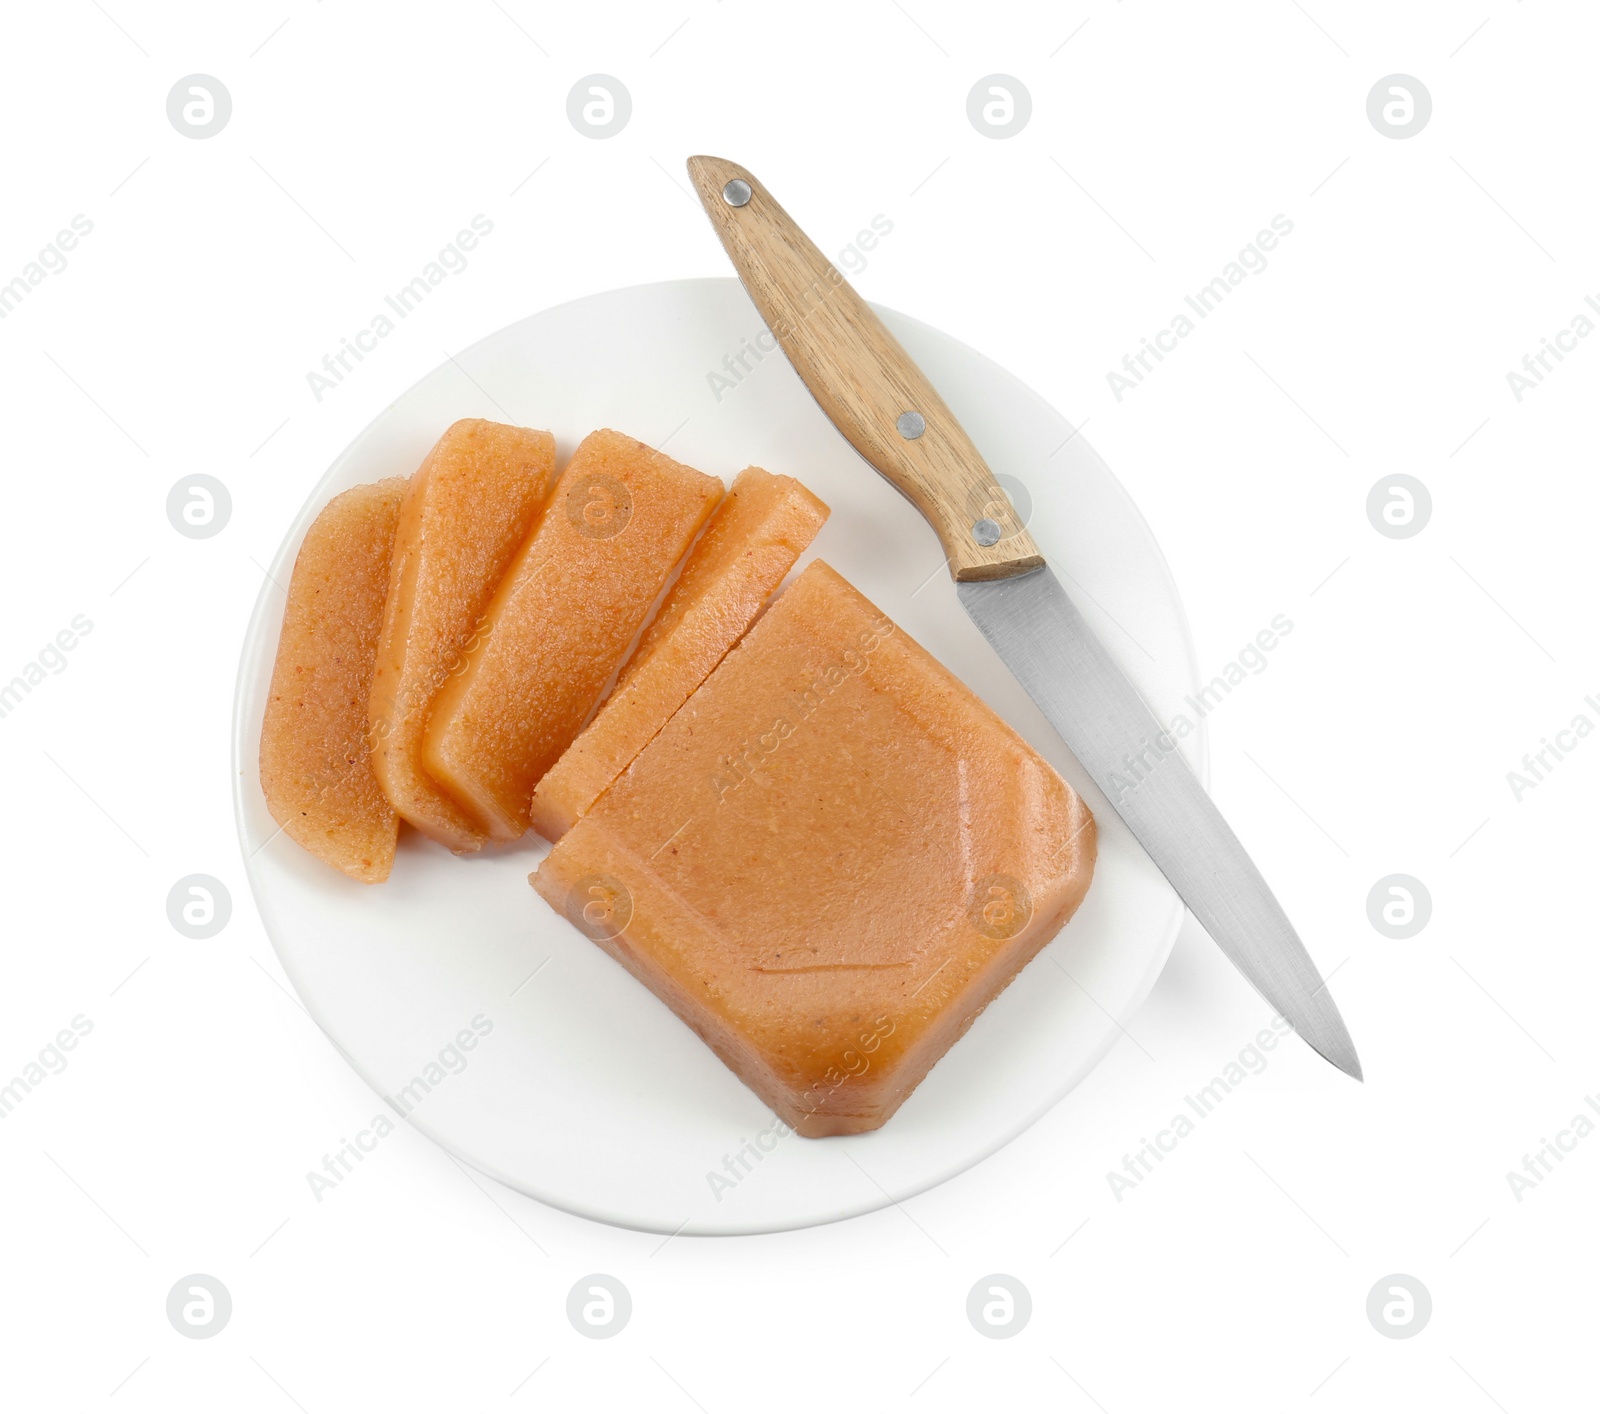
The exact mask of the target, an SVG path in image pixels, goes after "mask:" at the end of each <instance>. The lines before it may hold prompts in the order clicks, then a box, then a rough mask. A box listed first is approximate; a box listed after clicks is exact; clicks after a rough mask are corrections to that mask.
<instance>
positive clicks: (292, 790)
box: [261, 476, 406, 884]
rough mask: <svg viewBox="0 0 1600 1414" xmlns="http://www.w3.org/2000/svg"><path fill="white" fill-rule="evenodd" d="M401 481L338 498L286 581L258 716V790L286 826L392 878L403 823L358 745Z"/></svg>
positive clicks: (353, 868)
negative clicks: (280, 620)
mask: <svg viewBox="0 0 1600 1414" xmlns="http://www.w3.org/2000/svg"><path fill="white" fill-rule="evenodd" d="M405 492H406V481H405V478H404V477H403V476H397V477H395V478H393V479H392V480H389V481H380V482H378V483H377V484H376V485H374V486H357V487H355V488H354V489H352V490H349V491H346V492H344V493H343V494H342V495H339V496H335V497H334V498H333V500H331V501H329V502H328V504H327V505H326V506H324V507H323V508H322V512H321V514H319V515H318V516H317V518H316V520H314V521H313V522H312V523H311V529H310V530H308V531H307V532H306V538H305V540H304V541H303V542H302V543H301V545H300V553H299V554H298V555H297V556H296V557H295V562H294V572H293V574H292V575H291V576H290V579H289V599H288V603H287V605H285V607H284V611H283V631H282V633H281V634H280V635H279V637H278V657H277V661H276V662H275V663H274V664H273V668H272V686H271V687H270V689H269V690H268V694H267V710H266V715H265V717H264V718H263V720H262V723H261V789H262V792H263V793H264V794H265V796H266V798H267V809H268V810H269V811H271V812H272V818H273V819H274V820H276V821H277V822H278V823H279V824H280V825H281V826H283V832H284V833H285V834H286V835H288V836H289V838H290V839H292V840H294V841H295V842H296V843H297V844H300V845H302V846H303V847H304V848H306V849H308V850H310V851H311V853H312V854H314V855H316V856H317V858H318V859H321V860H323V861H325V862H326V863H328V864H331V865H333V867H334V868H335V869H340V870H343V871H344V872H345V873H346V874H348V875H349V876H350V877H351V878H352V879H359V880H361V881H362V882H363V883H366V884H378V883H382V882H383V880H385V879H387V878H388V877H389V869H390V866H391V865H392V864H393V863H394V846H395V837H396V835H397V834H398V833H399V829H400V825H399V820H398V819H397V817H396V815H395V812H394V807H393V806H391V805H390V804H389V801H388V798H387V797H386V796H385V795H384V793H383V789H382V787H381V786H379V784H378V778H377V777H376V776H375V775H373V773H372V760H371V753H370V752H369V750H368V746H367V697H368V694H369V693H370V691H371V689H372V670H373V664H374V661H375V660H376V657H377V651H378V632H379V629H380V627H381V626H382V623H383V601H384V596H385V594H386V593H387V592H388V588H389V555H390V551H391V550H392V548H393V546H394V534H395V525H396V524H397V522H398V521H399V518H400V502H401V499H402V498H403V497H404V496H405Z"/></svg>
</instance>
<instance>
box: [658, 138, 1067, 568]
mask: <svg viewBox="0 0 1600 1414" xmlns="http://www.w3.org/2000/svg"><path fill="white" fill-rule="evenodd" d="M689 176H690V178H691V179H692V180H693V182H694V184H695V189H696V191H698V192H699V194H700V200H701V203H702V204H703V205H704V206H705V209H706V213H707V215H709V216H710V217H711V224H712V226H713V227H714V228H715V229H716V232H717V235H718V236H719V237H720V238H721V240H722V244H723V246H724V248H725V249H726V250H727V252H728V256H729V258H730V259H731V260H732V261H733V265H734V269H736V270H737V271H738V272H739V278H740V280H742V281H743V282H744V287H745V289H746V290H747V291H748V292H749V295H750V298H751V299H752V300H753V301H754V302H755V306H756V308H757V309H758V310H760V311H761V317H762V318H763V319H765V320H766V322H767V327H768V328H769V329H771V330H772V332H773V334H774V335H775V336H776V338H777V340H778V342H779V343H780V344H781V345H782V346H783V351H784V353H786V354H787V355H788V356H789V362H790V363H792V364H793V365H794V368H795V372H797V373H798V374H799V375H800V377H801V379H802V381H803V382H804V383H805V385H806V387H808V388H809V389H810V390H811V394H812V396H813V397H815V398H816V400H817V402H818V403H819V404H820V405H821V407H822V410H823V412H825V413H826V414H827V415H828V417H829V418H830V419H831V420H832V422H833V424H834V426H835V427H837V428H838V429H839V430H840V431H841V432H842V433H844V435H845V437H846V438H848V439H849V441H850V444H851V445H852V446H853V447H854V448H855V449H856V450H857V451H858V452H860V453H861V455H862V456H863V457H865V458H866V460H867V461H868V462H870V463H871V464H872V465H873V466H874V467H876V468H877V469H878V470H879V471H880V472H882V473H883V475H884V476H886V477H887V478H888V479H889V480H890V481H891V482H893V483H894V485H895V486H897V487H898V488H899V489H900V490H901V491H902V492H904V493H905V495H906V496H907V497H908V498H909V499H910V500H911V502H912V504H913V505H915V506H916V508H917V509H918V510H919V511H921V512H922V514H923V515H924V516H925V517H926V518H927V520H928V522H929V524H930V525H932V526H933V528H934V530H935V531H937V532H938V535H939V539H940V541H941V542H942V543H943V545H944V552H945V557H946V559H947V560H948V562H949V564H950V571H951V574H952V576H953V577H954V578H956V579H957V580H977V579H1008V578H1010V577H1011V576H1013V575H1018V574H1023V573H1025V572H1026V571H1028V570H1031V569H1037V568H1038V567H1039V566H1040V565H1042V564H1043V563H1044V557H1043V556H1042V555H1040V553H1039V547H1038V546H1037V545H1035V544H1034V543H1033V538H1032V537H1031V536H1030V535H1029V534H1028V532H1027V530H1026V529H1024V528H1023V525H1022V521H1021V520H1020V518H1019V517H1018V516H1017V514H1016V511H1015V509H1014V508H1013V507H1012V505H1011V502H1010V500H1009V499H1008V498H1007V496H1006V494H1005V492H1004V491H1003V490H1002V489H1001V488H1000V486H999V485H998V484H997V483H996V481H995V477H994V474H993V473H992V472H991V471H990V470H989V468H988V466H987V465H986V464H985V463H984V460H983V458H982V456H980V455H979V453H978V449H977V448H976V447H974V446H973V445H972V441H971V439H970V438H969V437H968V436H967V434H966V433H965V432H964V431H962V428H961V424H960V423H959V422H957V421H956V419H955V417H954V415H953V414H952V413H951V411H950V409H949V408H947V407H946V406H945V404H944V399H943V398H941V397H940V396H939V395H938V393H936V392H935V391H934V389H933V385H932V384H931V383H929V382H928V380H927V378H926V377H924V376H923V373H922V370H921V369H919V368H918V367H917V366H916V364H915V363H913V362H912V361H911V357H910V355H909V354H907V353H906V351H905V350H904V349H903V348H901V347H900V344H899V342H898V341H897V340H896V339H895V337H894V335H892V334H891V333H890V332H889V331H888V330H887V329H886V328H884V326H883V321H882V320H881V319H879V318H878V316H877V315H876V314H874V313H873V312H872V309H871V307H870V306H869V305H868V304H867V302H866V301H865V300H864V299H862V298H861V296H860V295H858V294H857V293H856V292H855V291H854V290H853V289H852V288H851V287H850V284H849V282H848V281H847V280H846V279H845V278H844V276H843V275H841V274H840V273H839V271H838V270H837V269H835V268H834V265H833V263H832V262H831V261H830V260H828V259H827V258H826V257H825V256H824V255H823V254H822V252H821V251H819V250H818V249H817V248H816V246H814V245H813V244H812V243H811V241H810V240H809V239H807V237H806V234H805V232H804V231H802V230H801V229H800V228H799V227H798V226H797V225H795V223H794V222H793V221H792V220H791V219H790V217H789V214H788V212H786V211H785V210H784V209H783V208H782V207H781V206H779V205H778V203H777V202H776V201H774V200H773V199H772V196H771V194H770V193H769V192H768V191H767V189H766V188H765V187H764V186H762V185H761V183H760V182H758V181H757V180H756V179H755V177H753V176H752V175H751V174H750V173H749V172H747V171H746V170H745V169H744V168H743V167H741V166H739V164H738V163H736V162H729V161H727V160H726V159H724V158H721V157H691V158H690V159H689ZM740 184H742V185H740ZM919 419H920V427H919ZM984 541H988V542H989V543H988V544H985V543H984Z"/></svg>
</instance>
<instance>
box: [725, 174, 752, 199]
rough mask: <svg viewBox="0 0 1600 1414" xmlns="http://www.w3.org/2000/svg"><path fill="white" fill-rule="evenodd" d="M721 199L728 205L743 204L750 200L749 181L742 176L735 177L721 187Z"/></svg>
mask: <svg viewBox="0 0 1600 1414" xmlns="http://www.w3.org/2000/svg"><path fill="white" fill-rule="evenodd" d="M722 199H723V200H724V201H725V202H727V203H728V205H729V206H743V205H744V204H745V203H746V202H747V201H749V200H750V183H749V182H747V181H745V180H744V178H742V177H735V178H734V179H733V180H732V181H731V182H729V183H728V185H727V186H725V187H723V189H722Z"/></svg>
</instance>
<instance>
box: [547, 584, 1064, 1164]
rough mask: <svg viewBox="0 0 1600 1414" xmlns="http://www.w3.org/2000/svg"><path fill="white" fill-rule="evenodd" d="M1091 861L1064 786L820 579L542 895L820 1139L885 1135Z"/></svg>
mask: <svg viewBox="0 0 1600 1414" xmlns="http://www.w3.org/2000/svg"><path fill="white" fill-rule="evenodd" d="M1094 859H1095V826H1094V819H1093V817H1092V816H1091V815H1090V813H1089V810H1088V807H1087V806H1085V804H1084V803H1083V801H1082V800H1081V799H1080V798H1079V797H1078V796H1077V795H1076V794H1075V793H1074V792H1073V790H1072V789H1071V788H1070V787H1069V786H1068V785H1067V784H1066V782H1064V781H1063V780H1062V779H1061V777H1060V776H1058V775H1057V774H1056V772H1055V771H1054V770H1053V769H1052V768H1051V767H1050V765H1049V764H1048V763H1047V762H1046V761H1044V760H1043V759H1042V758H1041V757H1040V756H1039V755H1038V754H1037V753H1036V752H1035V751H1034V750H1033V749H1032V748H1031V747H1030V746H1028V744H1027V743H1026V742H1024V741H1023V740H1022V739H1021V738H1020V737H1019V736H1018V735H1017V734H1016V733H1015V732H1014V731H1012V730H1011V728H1010V727H1008V726H1007V725H1006V724H1005V723H1004V722H1003V721H1001V720H1000V718H999V717H997V716H996V715H995V714H994V712H992V711H991V710H990V709H989V708H988V707H987V706H985V705H984V704H983V703H982V702H981V701H979V700H978V698H977V697H975V696H974V695H973V694H972V693H971V692H970V691H969V690H968V689H967V688H966V686H965V685H964V684H963V683H961V682H960V681H959V680H958V679H957V678H955V677H954V676H953V675H952V674H950V673H949V672H948V671H946V670H945V669H944V668H943V667H942V666H941V665H940V664H939V663H938V662H937V661H936V660H935V659H934V658H933V657H932V656H931V655H930V654H929V653H927V652H926V651H925V650H924V649H922V648H921V647H919V646H918V645H917V644H916V643H914V642H913V641H912V640H911V639H910V638H909V637H908V636H907V635H906V634H905V632H904V631H903V630H901V629H900V628H898V627H897V626H896V625H895V624H894V623H893V622H892V621H891V620H890V619H889V618H888V617H886V616H885V615H884V614H883V613H882V612H880V611H879V610H878V609H877V608H875V607H874V606H873V605H872V604H871V603H870V602H868V600H867V599H865V598H864V597H863V596H862V595H861V594H860V593H859V592H857V591H856V590H855V589H854V588H853V587H852V586H851V585H849V584H848V583H847V582H846V581H845V580H844V579H843V578H841V577H840V576H839V575H838V574H837V573H836V572H835V571H834V570H833V569H831V568H830V567H829V566H828V565H827V564H825V563H824V562H822V561H820V560H815V561H813V562H812V563H811V564H810V566H808V567H807V569H806V570H805V571H804V572H803V573H802V574H801V575H799V576H798V577H797V578H796V579H795V581H794V582H793V584H792V585H791V586H790V588H789V589H788V590H787V591H786V592H785V593H784V594H783V595H782V597H780V598H779V599H778V601H777V602H776V603H775V604H774V605H773V607H772V608H771V609H769V610H768V611H767V613H766V614H765V615H764V616H763V617H762V618H761V620H760V621H759V622H758V623H757V624H756V625H755V627H754V628H752V629H751V630H750V632H749V634H748V635H747V636H746V637H745V638H744V640H743V641H742V642H741V643H740V645H739V646H738V647H737V648H735V649H734V650H733V651H732V652H730V653H729V654H728V655H727V656H726V657H725V658H724V659H723V660H722V662H721V664H720V665H719V666H718V667H717V668H716V670H715V671H714V672H713V673H712V674H711V675H710V676H709V677H708V678H707V679H706V681H705V682H704V683H703V684H702V685H701V687H700V688H699V690H698V691H697V692H696V693H695V694H694V695H693V696H692V697H691V698H690V699H689V700H688V702H686V703H685V704H684V706H683V707H682V708H680V709H679V711H678V712H677V713H676V715H674V716H673V718H672V719H671V721H669V722H668V723H667V725H666V726H665V727H664V728H663V729H662V730H661V732H660V733H659V734H658V735H657V736H656V737H655V738H654V740H653V741H651V742H650V744H649V745H648V746H646V747H645V749H644V750H643V751H642V752H641V753H640V754H639V756H638V757H637V758H636V759H635V760H634V762H633V763H632V765H631V766H630V767H629V768H628V769H627V770H626V771H624V772H623V773H622V774H621V775H620V776H619V777H618V778H617V779H616V780H615V781H614V782H613V783H612V785H611V787H610V789H609V790H607V791H606V793H605V794H604V795H602V796H601V797H600V799H599V800H598V801H597V802H596V803H595V805H594V806H593V808H591V809H590V810H589V812H588V813H587V814H586V815H584V816H583V818H582V819H580V820H579V821H578V822H577V823H576V824H575V825H574V826H573V827H572V828H571V829H570V830H569V831H568V832H567V833H566V834H565V835H564V836H563V837H562V838H561V840H560V842H559V843H557V844H556V846H555V848H554V849H553V850H552V851H551V853H550V855H549V856H548V857H547V858H546V860H545V861H544V863H543V864H542V865H540V867H539V870H538V872H537V873H536V874H535V875H534V877H533V883H534V887H535V888H537V889H538V891H539V893H540V894H541V895H542V896H543V897H544V898H545V899H546V900H547V901H548V902H549V903H550V904H551V905H552V906H553V907H555V908H557V909H558V910H561V911H562V912H564V913H565V914H566V915H567V917H568V918H570V919H571V920H572V921H573V922H574V923H575V924H576V925H577V926H578V927H579V928H581V929H582V930H583V931H584V932H586V933H587V934H588V935H589V936H590V937H591V938H593V939H594V940H595V941H596V942H598V943H599V944H600V946H602V947H603V948H605V949H606V950H607V951H608V952H609V953H610V954H611V955H612V956H613V957H614V958H616V960H617V961H619V962H621V963H622V964H623V966H625V967H626V968H627V969H628V970H629V971H630V972H632V973H633V975H634V976H635V977H637V978H638V979H639V980H640V981H641V982H643V983H644V984H645V985H646V986H648V987H649V988H650V989H651V990H652V991H653V992H655V994H656V995H657V996H658V997H660V998H661V1000H662V1001H664V1002H666V1004H667V1005H668V1006H669V1007H671V1008H672V1009H673V1011H675V1012H676V1013H677V1014H678V1016H679V1017H680V1018H682V1019H683V1020H684V1021H685V1022H686V1023H687V1024H688V1025H689V1026H690V1027H691V1028H692V1029H693V1030H694V1031H695V1032H696V1033H697V1034H698V1035H699V1036H700V1037H701V1039H703V1040H704V1041H705V1042H706V1043H707V1044H708V1045H709V1046H710V1047H711V1049H712V1050H713V1051H715V1052H716V1054H717V1055H718V1056H720V1057H721V1059H722V1060H723V1061H724V1062H725V1063H726V1064H727V1065H728V1066H729V1067H730V1068H731V1069H732V1070H733V1072H734V1073H735V1074H736V1075H738V1076H739V1078H740V1079H741V1080H743V1081H744V1082H745V1084H746V1085H748V1086H749V1087H750V1088H751V1089H752V1090H753V1091H755V1093H756V1094H757V1095H758V1096H759V1097H760V1098H761V1099H762V1100H763V1101H765V1102H766V1104H768V1105H769V1106H770V1107H771V1108H772V1109H773V1110H775V1111H776V1112H777V1114H778V1115H779V1116H780V1117H782V1119H784V1120H785V1121H786V1122H787V1123H788V1124H790V1125H791V1126H793V1127H794V1128H795V1129H796V1130H797V1131H798V1132H799V1133H801V1134H803V1135H808V1136H813V1137H815V1136H821V1135H828V1134H852V1133H859V1132H862V1131H865V1130H870V1129H876V1128H877V1127H878V1126H879V1125H881V1124H883V1123H884V1121H885V1120H887V1119H888V1118H889V1116H890V1115H892V1114H893V1113H894V1111H895V1110H896V1109H897V1108H898V1107H899V1105H900V1104H901V1102H902V1101H903V1100H904V1099H905V1098H906V1096H907V1095H908V1094H909V1093H910V1092H911V1091H912V1089H914V1088H915V1086H916V1085H917V1084H918V1083H919V1082H920V1081H921V1080H922V1078H923V1077H924V1076H925V1075H926V1074H927V1073H928V1071H929V1069H930V1068H931V1067H932V1066H933V1065H934V1063H935V1062H936V1061H937V1060H938V1059H939V1058H940V1057H941V1056H942V1055H943V1054H944V1053H945V1052H946V1051H947V1050H948V1049H949V1048H950V1046H951V1045H952V1044H953V1043H954V1042H955V1041H956V1040H957V1038H958V1037H960V1036H961V1035H962V1033H963V1032H964V1031H965V1030H966V1029H967V1027H968V1026H970V1025H971V1024H972V1021H973V1019H974V1018H975V1017H976V1016H977V1015H978V1013H979V1012H981V1011H982V1010H983V1008H984V1007H985V1006H986V1005H987V1004H988V1003H989V1002H990V1001H991V1000H993V998H994V997H995V996H996V995H997V994H998V993H999V992H1000V991H1001V990H1002V989H1003V988H1004V987H1005V986H1006V984H1007V983H1009V982H1010V980H1011V979H1012V978H1013V977H1014V976H1015V975H1016V974H1017V972H1018V970H1019V969H1020V968H1021V967H1022V966H1023V965H1024V964H1025V963H1027V962H1028V961H1029V960H1030V959H1031V958H1032V957H1033V956H1034V955H1035V954H1036V953H1037V952H1038V951H1039V949H1040V948H1042V947H1043V946H1044V945H1045V944H1046V943H1047V942H1049V941H1050V939H1051V938H1052V937H1054V936H1055V934H1056V932H1057V931H1058V930H1059V929H1060V928H1061V926H1062V925H1063V924H1064V923H1065V922H1066V920H1067V919H1068V918H1070V917H1071V915H1072V913H1073V911H1074V910H1075V909H1076V908H1077V906H1078V904H1079V902H1080V901H1081V900H1082V898H1083V896H1084V892H1085V890H1086V889H1087V888H1088V886H1089V879H1090V875H1091V873H1092V872H1093V868H1094Z"/></svg>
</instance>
